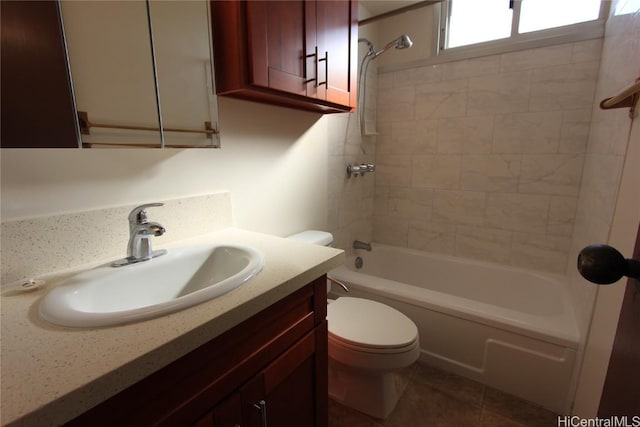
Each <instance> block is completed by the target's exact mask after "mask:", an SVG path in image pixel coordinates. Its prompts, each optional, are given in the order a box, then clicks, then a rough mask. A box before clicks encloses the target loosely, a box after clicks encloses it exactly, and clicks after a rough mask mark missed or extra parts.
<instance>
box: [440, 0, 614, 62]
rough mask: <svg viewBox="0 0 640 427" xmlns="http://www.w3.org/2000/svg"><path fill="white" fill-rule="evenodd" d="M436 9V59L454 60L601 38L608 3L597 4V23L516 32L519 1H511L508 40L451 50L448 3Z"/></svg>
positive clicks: (449, 8)
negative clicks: (437, 21) (598, 5)
mask: <svg viewBox="0 0 640 427" xmlns="http://www.w3.org/2000/svg"><path fill="white" fill-rule="evenodd" d="M439 6H440V17H439V26H438V31H437V32H438V37H437V45H436V58H440V59H441V60H442V59H445V58H446V59H447V60H457V59H464V58H469V57H477V56H484V55H492V54H499V53H504V52H510V51H515V50H521V49H532V48H537V47H545V46H550V45H554V44H561V43H570V42H575V41H581V40H589V39H594V38H600V37H603V36H604V26H605V22H606V20H607V17H608V16H609V9H610V7H611V2H610V1H606V0H604V1H601V2H600V13H599V16H598V18H597V19H596V20H593V21H587V22H579V23H577V24H571V25H564V26H561V27H554V28H548V29H544V30H537V31H531V32H527V33H518V26H519V25H520V11H521V6H522V1H521V0H516V1H514V2H513V19H512V21H511V35H510V36H509V37H506V38H503V39H498V40H490V41H485V42H480V43H473V44H468V45H464V46H457V47H450V48H447V47H445V46H446V39H447V37H448V29H449V17H450V10H451V0H443V1H442V2H441V3H440V4H439ZM438 62H440V61H438Z"/></svg>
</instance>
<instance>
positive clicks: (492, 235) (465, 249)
mask: <svg viewBox="0 0 640 427" xmlns="http://www.w3.org/2000/svg"><path fill="white" fill-rule="evenodd" d="M512 235H513V232H511V231H505V230H496V229H490V228H476V227H468V226H458V227H457V228H456V245H455V251H454V255H456V256H460V257H464V258H473V259H481V260H485V261H491V262H498V263H502V264H509V260H510V256H511V240H512Z"/></svg>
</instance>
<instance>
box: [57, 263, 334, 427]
mask: <svg viewBox="0 0 640 427" xmlns="http://www.w3.org/2000/svg"><path fill="white" fill-rule="evenodd" d="M326 316H327V289H326V276H325V275H323V276H321V277H319V278H318V279H316V280H314V281H313V282H311V283H309V284H308V285H307V286H305V287H303V288H301V289H299V290H298V291H296V292H294V293H293V294H291V295H289V296H287V297H285V298H284V299H282V300H280V301H278V302H276V303H275V304H274V305H272V306H271V307H268V308H266V309H265V310H263V311H261V312H260V313H258V314H256V315H254V316H253V317H251V318H249V319H247V320H246V321H244V322H243V323H241V324H239V325H237V326H236V327H234V328H232V329H231V330H229V331H227V332H225V333H224V334H222V335H220V336H218V337H217V338H214V339H213V340H211V341H209V342H207V343H205V344H204V345H202V346H200V347H199V348H197V349H195V350H193V351H192V352H190V353H188V354H186V355H185V356H183V357H182V358H180V359H178V360H176V361H175V362H173V363H171V364H169V365H168V366H166V367H165V368H163V369H161V370H159V371H158V372H156V373H154V374H152V375H150V376H149V377H147V378H145V379H143V380H142V381H140V382H138V383H136V384H134V385H132V386H131V387H129V388H127V389H125V390H124V391H122V392H120V393H119V394H117V395H115V396H113V397H112V398H110V399H108V400H106V401H105V402H103V403H101V404H100V405H98V406H96V407H94V408H93V409H91V410H89V411H88V412H86V413H85V414H83V415H81V416H79V417H77V418H76V419H74V420H72V421H71V422H69V423H68V424H67V425H69V426H87V425H91V426H115V425H137V426H138V425H139V426H151V425H154V426H197V427H204V426H207V427H234V426H237V425H241V426H243V427H252V426H255V427H259V426H264V425H269V426H277V427H300V426H305V427H306V426H309V427H313V426H317V427H326V426H327V423H328V373H327V371H328V347H327V346H328V344H327V333H328V332H327V319H326Z"/></svg>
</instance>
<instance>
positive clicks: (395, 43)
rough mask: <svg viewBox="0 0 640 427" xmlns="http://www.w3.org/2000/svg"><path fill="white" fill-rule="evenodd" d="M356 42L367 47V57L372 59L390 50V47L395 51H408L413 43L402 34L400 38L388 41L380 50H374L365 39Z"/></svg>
mask: <svg viewBox="0 0 640 427" xmlns="http://www.w3.org/2000/svg"><path fill="white" fill-rule="evenodd" d="M358 41H364V42H366V43H367V44H368V45H369V53H367V56H372V57H373V58H375V57H377V56H378V55H380V54H382V53H383V52H385V51H387V50H388V49H391V48H392V47H394V48H396V49H408V48H410V47H411V46H413V42H412V41H411V39H410V38H409V36H408V35H406V34H403V35H401V36H400V37H398V38H396V39H394V40H392V41H390V42H389V43H387V44H386V45H384V47H383V48H382V49H380V50H375V48H374V46H373V44H372V43H371V42H370V41H369V40H367V39H360V40H358Z"/></svg>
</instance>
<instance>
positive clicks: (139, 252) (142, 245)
mask: <svg viewBox="0 0 640 427" xmlns="http://www.w3.org/2000/svg"><path fill="white" fill-rule="evenodd" d="M163 205H164V203H148V204H146V205H140V206H137V207H135V208H133V210H132V211H131V212H130V213H129V243H128V244H127V257H126V258H122V259H119V260H117V261H114V262H113V263H112V264H111V266H113V267H122V266H125V265H129V264H135V263H137V262H142V261H148V260H150V259H152V258H155V257H159V256H161V255H164V254H166V253H167V251H166V250H165V249H161V250H158V251H154V250H152V249H151V238H152V237H154V236H162V235H163V234H164V233H165V231H167V230H166V229H165V228H164V227H163V226H162V225H160V224H158V223H157V222H149V221H147V212H146V209H147V208H151V207H155V206H163Z"/></svg>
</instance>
